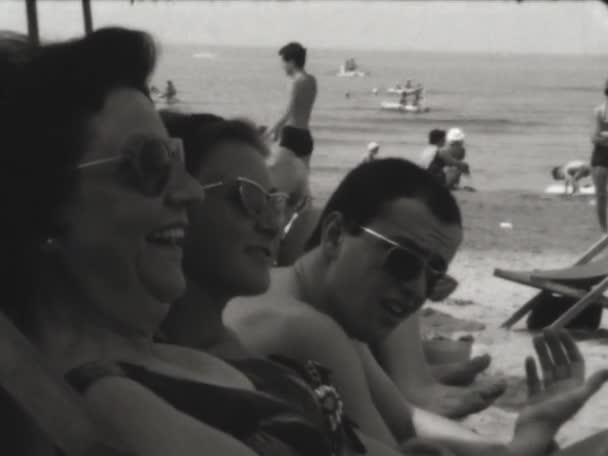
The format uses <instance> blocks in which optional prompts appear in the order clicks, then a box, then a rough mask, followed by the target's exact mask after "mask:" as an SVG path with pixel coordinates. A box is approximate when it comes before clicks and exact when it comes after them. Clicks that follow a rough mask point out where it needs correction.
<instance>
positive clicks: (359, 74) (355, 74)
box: [336, 68, 369, 78]
mask: <svg viewBox="0 0 608 456" xmlns="http://www.w3.org/2000/svg"><path fill="white" fill-rule="evenodd" d="M368 75H369V73H366V72H365V71H361V70H353V71H345V70H344V69H343V68H340V71H338V74H336V76H338V77H339V78H364V77H366V76H368Z"/></svg>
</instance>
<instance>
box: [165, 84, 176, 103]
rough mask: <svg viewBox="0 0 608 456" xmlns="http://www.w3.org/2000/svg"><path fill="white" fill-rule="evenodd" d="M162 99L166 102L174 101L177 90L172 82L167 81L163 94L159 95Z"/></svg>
mask: <svg viewBox="0 0 608 456" xmlns="http://www.w3.org/2000/svg"><path fill="white" fill-rule="evenodd" d="M161 97H162V98H164V99H166V100H167V102H171V101H175V99H176V97H177V89H176V88H175V85H174V84H173V81H167V87H165V92H164V93H163V94H162V95H161Z"/></svg>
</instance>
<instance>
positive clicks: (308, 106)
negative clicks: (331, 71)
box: [266, 42, 317, 210]
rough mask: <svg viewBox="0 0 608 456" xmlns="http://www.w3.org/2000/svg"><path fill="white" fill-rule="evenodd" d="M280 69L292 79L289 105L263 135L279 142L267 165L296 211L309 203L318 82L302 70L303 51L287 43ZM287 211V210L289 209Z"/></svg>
mask: <svg viewBox="0 0 608 456" xmlns="http://www.w3.org/2000/svg"><path fill="white" fill-rule="evenodd" d="M279 56H280V57H281V61H282V64H283V69H284V70H285V73H286V74H287V76H289V77H290V78H291V88H290V92H291V93H290V96H289V101H288V103H287V107H286V109H285V112H284V113H283V115H282V116H281V117H280V118H279V120H278V121H277V122H276V123H275V124H274V126H273V127H272V128H270V129H269V130H268V131H267V133H266V138H267V139H275V140H276V139H280V142H279V149H278V152H277V153H276V154H275V157H274V159H273V160H271V163H270V169H271V172H272V174H273V177H274V180H275V185H276V186H277V187H278V188H279V189H280V190H281V191H283V192H285V193H287V194H288V195H289V196H290V198H289V202H288V206H289V207H290V208H292V210H293V208H296V207H299V206H300V205H301V202H302V201H305V200H307V199H308V196H309V193H310V190H309V186H308V173H309V167H310V157H311V155H312V151H313V148H314V141H313V138H312V135H311V133H310V127H309V123H310V116H311V113H312V109H313V106H314V103H315V100H316V98H317V80H316V79H315V77H314V76H312V75H311V74H308V73H307V72H306V70H305V69H304V66H305V64H306V49H305V48H304V47H303V46H302V45H301V44H300V43H295V42H292V43H289V44H287V45H285V46H283V47H282V48H281V49H280V50H279ZM288 210H289V209H288Z"/></svg>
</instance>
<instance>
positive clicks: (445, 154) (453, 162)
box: [437, 149, 469, 173]
mask: <svg viewBox="0 0 608 456" xmlns="http://www.w3.org/2000/svg"><path fill="white" fill-rule="evenodd" d="M437 154H439V157H441V159H442V160H443V163H444V164H445V166H454V167H456V168H458V169H459V170H461V171H462V172H464V173H468V172H469V165H468V164H467V163H466V162H464V161H461V160H457V159H456V158H454V157H452V154H451V153H450V151H449V150H446V149H439V150H438V151H437Z"/></svg>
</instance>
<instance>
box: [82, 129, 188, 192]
mask: <svg viewBox="0 0 608 456" xmlns="http://www.w3.org/2000/svg"><path fill="white" fill-rule="evenodd" d="M183 162H184V147H183V143H182V140H181V139H179V138H168V139H160V138H151V137H144V136H141V137H136V138H134V139H132V140H131V141H130V142H129V143H128V145H127V146H126V147H125V148H124V150H123V152H122V153H120V154H117V155H114V156H112V157H107V158H102V159H99V160H93V161H88V162H83V163H79V164H78V165H76V169H79V170H82V169H88V168H93V167H97V166H101V165H105V164H108V163H118V170H119V171H122V172H125V171H126V174H127V175H128V176H129V177H128V179H129V180H130V181H131V183H132V184H134V186H135V187H136V188H137V189H138V190H139V191H141V192H142V193H143V194H144V195H147V196H160V195H161V194H162V193H163V192H164V191H165V190H166V188H167V184H168V183H169V179H170V177H171V174H172V172H173V170H174V168H175V165H176V164H177V163H183Z"/></svg>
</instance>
